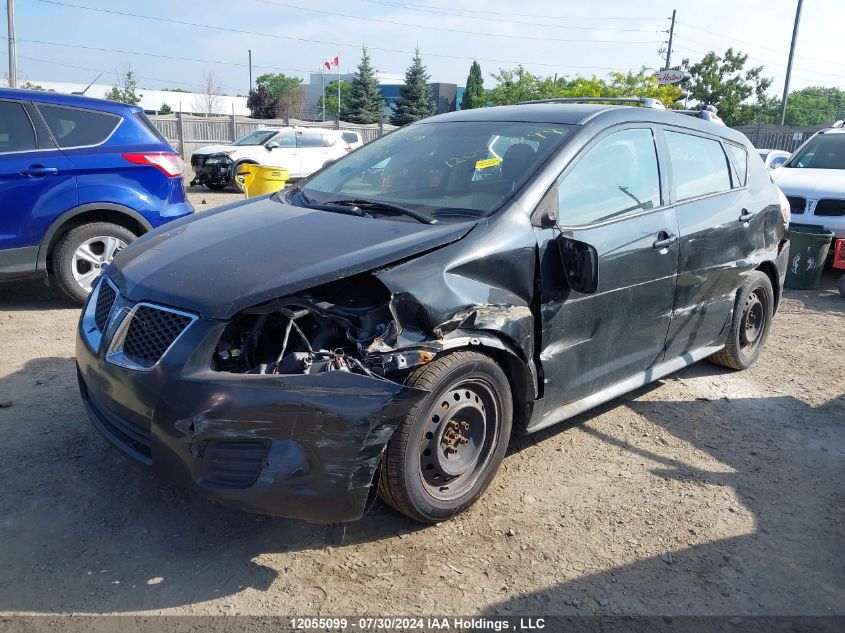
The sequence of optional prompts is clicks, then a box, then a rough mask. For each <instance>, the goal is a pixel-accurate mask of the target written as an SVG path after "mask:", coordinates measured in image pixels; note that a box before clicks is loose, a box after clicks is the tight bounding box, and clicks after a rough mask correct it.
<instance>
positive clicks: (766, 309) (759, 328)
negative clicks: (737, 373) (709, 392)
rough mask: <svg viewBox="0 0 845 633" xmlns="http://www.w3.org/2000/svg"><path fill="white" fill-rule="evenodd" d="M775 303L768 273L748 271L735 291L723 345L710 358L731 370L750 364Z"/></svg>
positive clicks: (745, 367)
mask: <svg viewBox="0 0 845 633" xmlns="http://www.w3.org/2000/svg"><path fill="white" fill-rule="evenodd" d="M774 304H775V293H774V291H773V290H772V282H771V281H770V280H769V276H768V275H767V274H766V273H764V272H761V271H759V270H755V271H754V272H752V273H751V274H749V275H748V278H747V279H746V280H745V283H743V284H742V286H741V287H740V289H739V292H737V297H736V306H735V307H734V313H733V316H732V317H731V329H730V332H729V333H728V340H727V343H726V344H725V348H724V349H723V350H721V351H719V352H716V353H715V354H713V355H712V356H711V357H710V359H709V360H710V361H712V362H714V363H716V364H717V365H722V366H723V367H729V368H731V369H748V368H749V367H751V365H753V364H754V363H755V362H756V361H757V358H758V357H759V356H760V352H761V351H762V349H763V345H764V344H765V343H766V338H767V337H768V336H769V329H770V328H771V323H772V316H773V314H774Z"/></svg>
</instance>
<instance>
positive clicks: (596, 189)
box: [558, 129, 660, 226]
mask: <svg viewBox="0 0 845 633" xmlns="http://www.w3.org/2000/svg"><path fill="white" fill-rule="evenodd" d="M558 204H559V211H558V218H559V221H560V224H562V225H564V226H577V225H584V224H593V223H595V222H602V221H604V220H610V219H613V218H616V217H619V216H623V215H627V214H629V213H636V212H638V211H646V210H648V209H653V208H656V207H659V206H660V175H659V171H658V167H657V149H656V147H655V145H654V135H653V134H652V131H651V130H650V129H632V130H622V131H620V132H614V133H613V134H611V135H609V136H607V137H605V138H603V139H602V140H600V141H599V142H598V143H596V144H595V145H594V146H593V147H592V148H590V149H589V150H588V151H587V153H586V154H585V155H584V157H583V158H581V160H579V161H578V163H577V164H576V165H575V167H574V168H573V169H572V170H571V171H570V172H569V173H568V174H567V175H566V177H565V178H564V179H563V181H562V182H561V183H560V186H559V188H558Z"/></svg>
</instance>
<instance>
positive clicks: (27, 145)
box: [0, 101, 35, 154]
mask: <svg viewBox="0 0 845 633" xmlns="http://www.w3.org/2000/svg"><path fill="white" fill-rule="evenodd" d="M34 149H35V130H33V129H32V123H30V121H29V116H28V115H27V113H26V110H25V109H24V107H23V105H22V104H20V103H16V102H14V101H0V154H6V153H11V152H27V151H30V150H34Z"/></svg>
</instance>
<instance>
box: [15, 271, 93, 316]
mask: <svg viewBox="0 0 845 633" xmlns="http://www.w3.org/2000/svg"><path fill="white" fill-rule="evenodd" d="M81 307H82V306H81V304H79V303H77V302H76V301H74V300H73V299H71V298H70V297H68V296H67V295H66V294H65V293H64V292H62V291H61V290H60V289H59V288H58V287H57V286H56V284H51V285H49V286H48V285H47V284H46V283H45V282H44V280H43V279H37V280H32V279H30V280H26V281H3V282H0V312H3V311H9V312H33V311H40V310H67V309H69V308H77V309H80V308H81Z"/></svg>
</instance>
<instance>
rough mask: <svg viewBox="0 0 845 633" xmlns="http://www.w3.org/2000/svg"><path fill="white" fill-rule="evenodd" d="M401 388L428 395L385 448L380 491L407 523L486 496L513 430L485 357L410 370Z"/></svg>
mask: <svg viewBox="0 0 845 633" xmlns="http://www.w3.org/2000/svg"><path fill="white" fill-rule="evenodd" d="M405 384H406V385H408V386H410V387H414V388H416V389H419V390H422V391H424V392H427V395H426V396H425V397H424V398H423V399H421V400H419V401H418V402H417V403H416V404H414V405H413V406H412V407H411V408H410V409H409V410H408V412H407V413H406V414H405V415H404V416H403V418H402V420H401V422H400V423H399V425H398V426H397V428H396V431H395V432H394V434H393V436H392V437H391V438H390V441H389V442H388V444H387V448H386V450H385V454H384V457H383V459H382V463H381V477H380V478H379V493H380V495H381V497H382V499H384V500H385V501H386V502H387V503H388V504H389V505H391V506H393V507H394V508H396V509H397V510H399V512H402V513H403V514H405V515H406V516H409V517H411V518H412V519H415V520H417V521H422V522H425V523H436V522H437V521H445V520H446V519H449V518H450V517H453V516H455V515H456V514H459V513H460V512H463V511H464V510H466V509H467V508H468V507H469V506H470V505H472V504H473V503H474V502H475V500H476V499H478V498H479V497H480V496H481V495H482V494H483V493H484V490H485V489H486V488H487V486H488V485H489V484H490V481H491V480H492V479H493V477H494V476H495V474H496V471H497V470H498V469H499V465H500V464H501V463H502V459H503V458H504V456H505V451H506V450H507V447H508V439H509V438H510V434H511V427H512V426H513V410H514V409H513V406H514V403H513V397H512V395H511V387H510V383H509V382H508V379H507V376H505V373H504V372H503V371H502V368H501V367H500V366H499V365H498V364H497V363H496V362H495V361H494V360H493V359H492V358H490V357H489V356H486V355H484V354H480V353H478V352H475V351H469V350H460V351H454V352H450V353H449V354H446V355H444V356H441V357H439V358H436V359H435V360H433V361H432V362H430V363H428V364H427V365H423V366H420V367H418V368H416V369H415V370H414V371H413V372H411V374H410V375H409V376H408V378H407V380H406V382H405Z"/></svg>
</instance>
